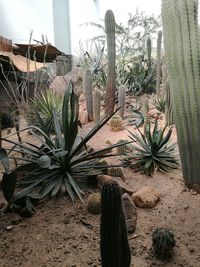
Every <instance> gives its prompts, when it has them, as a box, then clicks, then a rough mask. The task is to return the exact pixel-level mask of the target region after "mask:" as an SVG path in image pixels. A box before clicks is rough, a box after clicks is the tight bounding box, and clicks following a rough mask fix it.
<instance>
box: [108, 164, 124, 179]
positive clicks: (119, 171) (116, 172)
mask: <svg viewBox="0 0 200 267" xmlns="http://www.w3.org/2000/svg"><path fill="white" fill-rule="evenodd" d="M107 174H108V175H110V176H113V177H120V178H122V179H124V171H123V168H121V167H116V168H114V167H112V168H108V171H107Z"/></svg>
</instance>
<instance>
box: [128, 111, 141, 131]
mask: <svg viewBox="0 0 200 267" xmlns="http://www.w3.org/2000/svg"><path fill="white" fill-rule="evenodd" d="M132 113H133V114H132V115H131V119H129V120H128V125H134V126H135V127H141V126H142V125H143V124H144V119H145V116H144V113H143V112H141V111H139V110H132Z"/></svg>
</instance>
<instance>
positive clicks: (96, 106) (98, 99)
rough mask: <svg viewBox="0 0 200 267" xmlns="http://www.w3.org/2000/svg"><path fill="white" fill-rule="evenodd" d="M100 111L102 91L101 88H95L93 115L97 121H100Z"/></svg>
mask: <svg viewBox="0 0 200 267" xmlns="http://www.w3.org/2000/svg"><path fill="white" fill-rule="evenodd" d="M100 112H101V91H100V90H99V89H95V90H94V92H93V116H94V122H95V123H97V122H98V121H100Z"/></svg>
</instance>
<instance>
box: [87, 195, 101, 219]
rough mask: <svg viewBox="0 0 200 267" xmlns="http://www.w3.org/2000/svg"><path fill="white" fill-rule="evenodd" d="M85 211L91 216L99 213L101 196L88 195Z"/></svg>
mask: <svg viewBox="0 0 200 267" xmlns="http://www.w3.org/2000/svg"><path fill="white" fill-rule="evenodd" d="M87 210H88V211H89V212H90V213H92V214H100V213H101V194H100V193H93V194H90V195H89V197H88V200H87Z"/></svg>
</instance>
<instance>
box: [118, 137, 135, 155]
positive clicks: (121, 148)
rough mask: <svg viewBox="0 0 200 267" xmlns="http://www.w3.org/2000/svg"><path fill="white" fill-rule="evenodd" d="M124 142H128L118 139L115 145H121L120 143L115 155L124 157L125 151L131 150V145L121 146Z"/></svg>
mask: <svg viewBox="0 0 200 267" xmlns="http://www.w3.org/2000/svg"><path fill="white" fill-rule="evenodd" d="M124 142H128V140H123V139H119V140H118V141H117V144H121V143H122V145H121V146H120V145H119V146H118V147H117V148H116V154H117V155H125V154H126V152H127V151H132V149H133V148H132V145H131V144H123V143H124Z"/></svg>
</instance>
